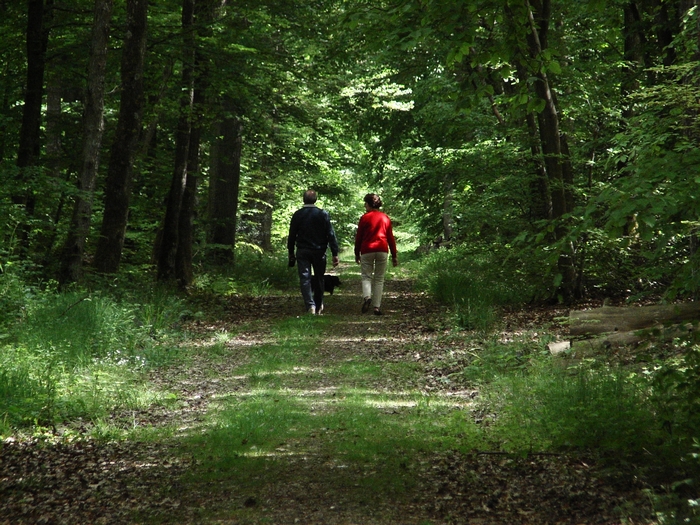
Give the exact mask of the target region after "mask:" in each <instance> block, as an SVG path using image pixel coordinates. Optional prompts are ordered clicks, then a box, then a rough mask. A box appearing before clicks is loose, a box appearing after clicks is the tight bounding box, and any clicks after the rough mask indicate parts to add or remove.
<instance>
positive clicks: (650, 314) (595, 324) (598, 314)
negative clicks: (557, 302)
mask: <svg viewBox="0 0 700 525" xmlns="http://www.w3.org/2000/svg"><path fill="white" fill-rule="evenodd" d="M698 319H700V303H696V302H692V303H680V304H664V305H654V306H639V307H629V308H623V307H616V306H603V307H602V308H596V309H594V310H573V311H571V312H570V313H569V333H570V334H571V335H593V334H604V333H613V332H631V331H633V330H640V329H642V328H649V327H652V326H656V325H664V324H678V323H682V322H684V321H694V320H698Z"/></svg>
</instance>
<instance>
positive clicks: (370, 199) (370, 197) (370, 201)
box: [365, 193, 382, 210]
mask: <svg viewBox="0 0 700 525" xmlns="http://www.w3.org/2000/svg"><path fill="white" fill-rule="evenodd" d="M365 203H366V204H367V205H368V206H369V207H370V208H372V209H374V210H378V209H379V208H381V207H382V199H381V197H380V196H379V195H377V194H376V193H368V194H367V195H365Z"/></svg>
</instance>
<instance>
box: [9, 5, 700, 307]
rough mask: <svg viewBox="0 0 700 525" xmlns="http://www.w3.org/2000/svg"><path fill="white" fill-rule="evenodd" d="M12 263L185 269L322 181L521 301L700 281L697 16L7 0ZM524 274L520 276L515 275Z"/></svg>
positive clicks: (407, 237)
mask: <svg viewBox="0 0 700 525" xmlns="http://www.w3.org/2000/svg"><path fill="white" fill-rule="evenodd" d="M0 13H1V14H2V18H1V19H0V24H1V25H2V36H1V37H0V56H1V57H2V58H1V61H0V63H1V64H2V68H3V74H2V84H1V85H0V91H1V94H2V96H1V97H0V174H1V175H2V180H3V184H2V186H1V188H0V192H1V196H0V221H2V225H3V228H2V240H1V241H0V264H2V270H3V271H4V272H8V271H10V270H11V269H12V271H14V272H15V273H22V274H24V275H27V276H28V275H31V276H33V277H32V278H36V279H38V280H40V281H41V280H53V279H55V280H57V281H58V282H59V283H62V284H64V285H65V284H70V283H81V282H84V281H85V279H86V277H87V276H91V275H113V274H118V273H119V272H122V273H123V272H129V273H133V272H138V273H145V274H148V275H152V276H153V277H154V278H156V279H157V280H160V281H163V282H175V283H178V284H179V285H180V286H182V287H189V286H192V285H193V284H196V282H197V279H198V278H199V277H201V276H202V275H203V274H204V273H206V271H208V270H210V269H212V268H216V267H222V268H224V267H227V266H230V265H235V254H236V252H237V250H241V249H246V250H254V251H256V252H257V253H259V254H261V256H266V257H274V256H275V255H276V254H279V253H280V252H282V251H283V246H284V237H285V235H286V228H287V223H288V220H289V217H290V215H291V213H292V211H293V210H294V209H295V208H296V207H297V206H299V205H300V202H301V193H302V192H303V190H305V189H306V188H308V187H313V188H315V189H316V190H317V191H318V193H319V195H320V204H321V205H322V206H323V207H324V208H326V209H328V210H329V211H330V213H331V216H332V218H333V220H334V222H335V223H336V229H337V232H338V236H339V239H340V241H341V243H342V244H344V245H345V246H349V245H350V244H351V243H352V240H353V236H354V227H355V226H354V225H355V224H356V222H357V218H358V217H359V215H360V214H361V212H362V206H361V204H362V195H363V194H364V193H365V192H367V191H374V192H377V193H380V194H382V195H383V196H384V201H385V202H386V209H387V211H388V212H389V213H390V214H391V215H392V217H393V218H394V220H395V224H396V228H395V229H396V231H397V233H398V234H399V240H400V241H401V243H402V244H403V250H404V251H411V250H413V251H415V252H416V253H421V252H425V251H428V250H430V249H432V248H434V247H441V248H447V249H449V250H451V251H452V252H453V253H454V254H455V256H454V260H453V261H452V262H451V263H450V264H451V265H452V266H451V267H452V269H453V271H454V272H457V273H459V272H461V271H462V270H464V271H467V270H466V269H464V268H462V267H461V266H460V264H459V261H462V260H465V259H467V260H470V261H474V263H473V265H472V267H473V268H477V269H478V270H479V272H481V273H478V278H479V279H483V280H490V281H492V282H495V283H500V285H502V286H503V287H504V288H508V289H509V290H510V291H511V293H509V294H505V295H507V296H508V297H505V296H504V300H510V301H532V300H548V299H555V300H558V301H561V302H570V301H572V300H575V299H577V298H581V297H584V296H590V295H606V296H610V295H617V296H624V297H632V298H634V297H641V296H644V295H647V294H651V295H654V296H657V297H658V296H665V297H667V298H676V297H681V298H682V297H694V296H695V294H696V292H697V290H698V285H699V281H698V279H699V277H698V271H697V269H698V255H697V245H698V240H697V239H698V238H697V228H698V202H697V198H698V195H700V191H698V190H699V188H698V185H699V184H700V172H699V171H698V169H697V167H698V163H699V161H700V154H699V149H698V100H700V98H699V97H698V86H699V85H700V77H699V69H698V59H699V58H700V55H699V45H700V40H699V39H700V31H699V27H700V26H699V24H700V18H699V16H700V14H699V13H698V9H697V6H696V5H695V3H694V2H690V1H687V0H643V1H638V2H629V1H625V2H621V1H614V2H609V1H608V2H603V1H591V2H571V1H567V2H565V1H562V0H470V1H468V2H444V1H438V0H397V1H381V2H365V1H362V0H357V1H355V0H349V1H348V0H345V1H339V0H327V1H326V0H318V1H313V2H303V3H299V2H287V1H283V2H258V1H255V2H247V1H243V2H228V1H226V0H223V1H221V0H216V1H215V0H182V1H177V2H176V1H174V0H165V1H162V2H150V3H149V2H147V1H146V0H124V1H116V2H115V1H113V0H95V1H87V0H78V1H71V2H63V1H61V0H27V1H26V2H23V3H18V2H7V1H3V2H0ZM514 290H517V293H514V292H513V291H514Z"/></svg>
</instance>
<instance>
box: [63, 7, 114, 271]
mask: <svg viewBox="0 0 700 525" xmlns="http://www.w3.org/2000/svg"><path fill="white" fill-rule="evenodd" d="M112 7H113V0H95V10H94V16H95V18H94V23H93V27H92V42H91V48H90V61H89V66H88V83H87V94H86V99H85V112H84V115H83V150H82V163H83V165H82V168H81V172H80V176H79V179H78V190H79V192H78V195H77V196H76V198H75V204H74V207H73V216H72V219H71V226H70V230H69V233H68V238H67V240H66V244H65V248H64V252H63V257H62V271H61V276H60V278H61V281H62V282H64V283H65V282H77V281H79V280H80V279H81V278H82V273H83V256H84V254H85V247H86V244H87V239H88V236H89V234H90V220H91V215H92V201H93V196H94V195H93V194H94V190H95V180H96V178H97V170H98V167H99V161H100V147H101V146H102V134H103V132H104V83H105V70H106V67H107V47H108V43H109V30H110V21H111V18H112Z"/></svg>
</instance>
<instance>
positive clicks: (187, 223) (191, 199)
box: [175, 0, 222, 288]
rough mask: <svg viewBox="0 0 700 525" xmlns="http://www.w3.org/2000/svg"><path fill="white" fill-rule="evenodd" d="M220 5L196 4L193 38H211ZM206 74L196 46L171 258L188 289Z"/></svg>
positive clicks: (212, 0) (209, 0)
mask: <svg viewBox="0 0 700 525" xmlns="http://www.w3.org/2000/svg"><path fill="white" fill-rule="evenodd" d="M221 5H222V2H221V0H197V2H196V5H195V13H194V21H195V24H196V25H197V27H198V30H197V35H198V36H199V37H203V38H206V37H210V36H211V29H210V25H211V23H212V22H213V21H214V18H215V16H216V11H217V7H221ZM209 73H210V71H209V67H208V66H207V61H206V60H205V59H204V58H203V57H202V54H201V52H200V49H199V46H198V45H197V46H196V51H195V69H194V79H193V81H194V94H193V111H192V113H193V119H192V131H191V134H190V147H189V158H188V160H187V179H186V181H185V190H184V193H183V195H182V209H181V210H180V222H179V225H178V228H179V236H178V246H177V252H176V254H175V277H176V279H177V282H178V284H179V285H180V287H182V288H186V287H187V286H189V285H190V284H191V283H192V280H193V279H194V272H193V269H192V264H193V263H192V258H193V256H194V254H193V250H194V240H195V230H194V219H195V214H196V209H197V186H198V184H199V171H200V160H199V155H200V148H201V136H202V130H203V127H204V125H205V123H204V122H205V121H204V113H205V111H204V106H205V104H206V101H207V89H208V87H209Z"/></svg>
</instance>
